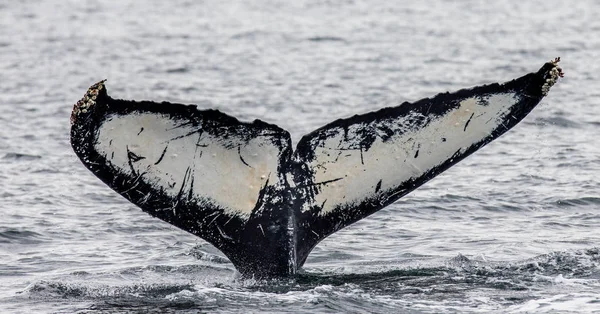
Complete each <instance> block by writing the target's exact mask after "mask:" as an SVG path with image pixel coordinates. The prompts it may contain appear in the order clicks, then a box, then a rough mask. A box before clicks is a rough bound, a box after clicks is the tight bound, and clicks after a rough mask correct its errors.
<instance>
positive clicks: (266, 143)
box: [71, 58, 562, 278]
mask: <svg viewBox="0 0 600 314" xmlns="http://www.w3.org/2000/svg"><path fill="white" fill-rule="evenodd" d="M558 61H560V59H558V58H557V59H555V60H553V61H551V62H548V63H546V64H544V66H542V68H541V69H540V70H539V71H537V72H535V73H529V74H527V75H525V76H522V77H520V78H517V79H515V80H512V81H509V82H506V83H502V84H498V83H494V84H490V85H484V86H477V87H473V88H470V89H462V90H459V91H457V92H454V93H442V94H438V95H437V96H434V97H432V98H426V99H422V100H419V101H416V102H413V103H408V102H405V103H402V104H400V105H399V106H396V107H389V108H384V109H381V110H378V111H375V112H371V113H367V114H361V115H355V116H353V117H350V118H346V119H339V120H336V121H333V122H331V123H329V124H327V125H325V126H323V127H321V128H319V129H317V130H315V131H313V132H311V133H309V134H307V135H305V136H304V137H302V139H301V140H300V142H299V143H298V145H297V147H296V149H295V150H294V149H293V147H292V143H291V138H290V135H289V133H288V132H287V131H285V130H283V129H281V128H280V127H278V126H276V125H273V124H269V123H266V122H263V121H260V120H255V121H254V122H251V123H248V122H241V121H239V120H237V119H236V118H234V117H231V116H229V115H226V114H224V113H221V112H219V111H217V110H199V109H197V108H196V106H193V105H182V104H173V103H167V102H162V103H157V102H152V101H141V102H138V101H128V100H120V99H113V98H111V97H110V96H108V94H107V90H106V86H105V84H104V81H101V82H98V83H96V84H94V85H93V86H91V87H90V88H89V90H88V91H87V93H86V94H85V96H84V98H83V99H81V100H80V101H78V102H77V104H75V106H74V108H73V112H72V115H71V124H72V127H71V145H72V146H73V149H74V150H75V153H76V154H77V156H78V157H79V158H80V159H81V161H82V162H83V164H84V165H85V166H86V167H87V168H88V169H89V170H91V171H92V172H93V173H94V174H95V175H96V176H98V177H99V178H100V179H101V180H102V181H104V183H106V184H107V185H108V186H109V187H110V188H112V189H113V190H115V191H116V192H117V193H119V194H121V195H122V196H124V197H125V198H126V199H128V200H129V201H131V202H132V203H134V204H136V205H137V206H139V207H141V208H142V210H143V211H145V212H147V213H149V214H150V215H152V216H154V217H157V218H160V219H162V220H164V221H166V222H168V223H170V224H173V225H175V226H177V227H179V228H181V229H183V230H185V231H188V232H190V233H192V234H195V235H197V236H199V237H201V238H203V239H205V240H206V241H208V242H210V243H211V244H213V245H214V246H215V247H217V248H218V249H220V250H221V251H222V252H223V253H224V254H225V255H226V256H227V257H228V258H229V259H230V260H231V262H232V263H233V264H234V265H235V267H236V268H237V270H238V271H239V272H240V273H242V274H243V275H245V276H255V277H259V278H260V277H273V276H286V275H291V274H294V273H295V272H296V271H297V270H298V269H299V268H300V267H301V266H302V265H303V264H304V262H305V260H306V258H307V256H308V254H309V253H310V251H311V250H312V249H313V248H314V247H315V245H317V243H319V241H321V240H323V239H324V238H325V237H327V236H328V235H330V234H332V233H334V232H335V231H337V230H340V229H342V228H344V227H346V226H348V225H350V224H352V223H354V222H356V221H358V220H360V219H362V218H364V217H366V216H369V215H371V214H373V213H374V212H376V211H378V210H379V209H381V208H383V207H385V206H387V205H389V204H391V203H393V202H394V201H396V200H398V199H399V198H401V197H402V196H404V195H406V194H407V193H409V192H411V191H412V190H414V189H416V188H417V187H419V186H420V185H422V184H423V183H425V182H427V181H428V180H430V179H432V178H433V177H435V176H436V175H438V174H440V173H441V172H443V171H444V170H446V169H448V168H450V167H451V166H452V165H454V164H456V163H457V162H459V161H460V160H462V159H464V158H465V157H467V156H468V155H470V154H472V153H473V152H475V151H476V150H477V149H479V148H481V147H483V146H484V145H486V144H487V143H489V142H491V141H492V140H494V139H495V138H497V137H499V136H500V135H502V134H504V133H505V132H506V131H508V130H509V129H510V128H512V127H514V126H515V125H516V124H517V123H518V122H519V121H521V120H522V119H523V118H524V117H525V116H526V115H527V114H528V113H529V112H530V111H531V110H532V109H533V108H534V107H535V106H536V105H537V104H538V103H539V102H540V100H541V99H542V98H543V97H544V96H545V95H546V94H547V93H548V91H549V89H550V87H551V86H552V85H554V83H555V82H556V81H557V80H558V78H559V77H561V76H562V70H561V69H560V68H559V67H558Z"/></svg>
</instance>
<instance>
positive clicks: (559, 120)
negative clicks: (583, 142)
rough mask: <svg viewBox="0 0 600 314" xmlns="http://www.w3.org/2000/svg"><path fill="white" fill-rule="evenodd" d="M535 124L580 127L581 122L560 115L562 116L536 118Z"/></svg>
mask: <svg viewBox="0 0 600 314" xmlns="http://www.w3.org/2000/svg"><path fill="white" fill-rule="evenodd" d="M535 124H539V125H551V126H558V127H562V128H578V127H579V123H577V122H575V121H573V120H570V119H567V118H565V117H560V116H554V117H547V118H538V119H536V121H535Z"/></svg>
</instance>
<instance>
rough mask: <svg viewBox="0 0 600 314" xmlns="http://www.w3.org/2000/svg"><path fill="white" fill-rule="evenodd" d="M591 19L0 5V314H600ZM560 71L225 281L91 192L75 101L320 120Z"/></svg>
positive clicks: (422, 8) (287, 122)
mask: <svg viewBox="0 0 600 314" xmlns="http://www.w3.org/2000/svg"><path fill="white" fill-rule="evenodd" d="M598 16H600V4H597V2H596V1H593V0H589V1H577V2H574V1H572V2H567V1H554V0H551V1H512V0H509V1H504V2H497V3H494V2H490V1H485V2H484V1H474V0H473V1H466V0H465V1H442V0H438V1H429V2H423V3H421V4H416V3H414V4H408V3H405V4H401V2H400V1H398V2H395V1H380V0H374V1H368V2H367V1H342V0H339V1H336V0H332V1H311V0H302V1H295V2H293V3H292V2H290V3H286V2H283V1H273V0H258V1H251V2H250V1H248V2H246V1H228V2H221V1H213V0H207V1H198V2H196V1H185V0H177V1H144V2H142V1H139V2H138V1H133V0H130V1H112V2H108V1H104V2H103V1H75V0H73V1H35V0H28V1H0V211H1V214H2V216H1V217H2V218H1V219H0V312H1V313H74V312H77V313H119V312H122V313H132V312H140V313H146V312H156V313H163V312H164V313H166V312H177V311H179V312H181V313H197V312H305V313H320V312H330V313H339V312H360V313H364V312H373V313H389V312H406V313H448V312H450V313H452V312H463V313H464V312H497V313H506V312H515V313H520V312H551V313H555V312H600V244H599V242H600V195H599V193H598V192H599V191H600V179H599V178H598V174H600V139H599V135H600V132H599V131H600V89H599V88H598V87H599V85H598V73H600V62H599V57H600V20H599V19H598V18H597V17H598ZM556 56H561V57H562V59H563V62H562V67H563V68H564V70H565V72H566V77H565V78H564V79H563V80H562V81H560V82H559V84H558V85H556V86H555V87H554V88H553V90H552V91H551V92H550V95H549V96H548V97H547V98H546V99H545V100H544V101H543V102H542V104H541V105H540V106H539V107H538V108H536V109H535V110H534V111H533V112H532V113H531V115H530V116H529V117H528V118H527V119H525V120H524V121H523V122H522V123H521V125H519V126H517V127H516V128H515V129H514V130H512V131H511V132H509V133H508V134H506V135H505V136H503V137H502V138H500V139H499V140H497V141H496V142H494V143H492V144H490V145H489V146H487V147H486V148H485V149H483V150H481V151H480V152H478V153H476V154H475V155H474V156H472V157H470V158H468V159H467V160H465V161H464V162H462V163H461V164H460V165H458V166H456V167H454V168H453V169H451V170H450V171H448V172H446V173H444V174H443V175H441V176H440V177H438V178H436V179H434V180H433V181H431V182H429V183H428V184H426V185H425V186H423V187H422V188H420V189H419V190H417V191H415V192H413V193H411V194H410V195H409V196H407V197H405V198H403V199H402V200H401V201H399V202H397V203H396V204H394V205H392V206H390V207H388V208H386V209H384V210H382V211H380V212H379V213H377V214H375V215H373V216H371V217H369V218H367V219H365V220H363V221H361V222H359V223H357V224H355V225H353V226H351V227H350V228H347V229H345V230H343V231H341V232H338V233H336V234H335V235H333V236H331V237H330V238H328V239H327V240H326V241H324V242H323V243H321V244H320V245H319V246H318V247H317V248H316V249H315V250H314V252H313V253H312V254H311V256H310V257H309V260H308V262H307V263H306V266H305V268H304V273H302V274H300V275H299V276H298V277H296V278H294V279H289V280H284V281H267V282H256V281H252V280H241V279H239V278H238V277H237V276H236V275H235V273H234V270H233V267H232V265H231V264H230V263H229V262H228V261H227V260H226V259H224V258H223V257H221V254H220V253H219V252H218V251H217V250H216V249H215V248H213V247H211V246H210V245H208V244H207V243H205V242H204V241H202V240H200V239H198V238H195V237H194V236H191V235H189V234H187V233H185V232H183V231H180V230H178V229H176V228H174V227H171V226H169V225H167V224H166V223H163V222H161V221H159V220H155V219H152V218H150V217H149V216H147V215H146V214H144V213H142V212H141V210H139V209H137V208H136V207H135V206H133V205H131V204H129V203H128V202H126V201H125V200H124V199H122V198H121V197H120V196H118V195H117V194H116V193H113V192H112V191H111V190H109V189H108V188H107V187H106V186H104V185H103V184H101V183H100V181H99V180H98V179H96V178H95V177H93V176H92V175H91V174H90V173H89V172H88V171H87V170H86V169H85V168H84V167H83V166H82V165H81V164H80V163H79V161H78V160H77V158H76V157H75V155H74V153H73V152H72V151H71V149H70V146H69V138H68V134H69V114H70V110H71V107H72V104H73V103H74V102H75V101H77V99H79V98H80V97H81V96H82V95H83V93H84V92H85V90H86V88H87V87H88V86H89V85H91V84H92V83H94V82H96V81H98V80H101V79H104V78H107V79H108V82H107V87H108V88H109V90H110V92H111V94H112V95H113V96H115V97H119V98H126V99H151V100H169V101H177V102H184V103H197V104H199V105H200V106H201V107H206V108H218V109H220V110H222V111H224V112H227V113H229V114H232V115H235V116H237V117H240V118H242V119H245V120H251V119H256V118H260V119H263V120H266V121H269V122H272V123H276V124H278V125H280V126H282V127H284V128H286V129H288V130H290V132H292V135H293V137H294V139H298V138H299V137H300V136H301V135H302V134H304V133H307V132H309V131H311V130H312V129H314V128H316V127H318V126H320V125H322V124H324V123H326V122H328V121H330V120H333V119H335V118H340V117H344V116H348V115H350V114H354V113H358V112H366V111H370V110H373V109H376V108H381V107H384V106H386V105H392V104H396V103H399V102H400V101H404V100H416V99H419V98H422V97H425V96H431V95H433V94H435V93H438V92H442V91H446V90H456V89H458V88H462V87H469V86H473V85H477V84H483V83H489V82H494V81H503V80H508V79H511V78H514V77H517V76H520V75H522V74H524V73H526V72H530V71H534V70H536V69H537V68H539V66H541V65H542V64H543V63H544V62H546V61H548V60H550V59H551V58H554V57H556Z"/></svg>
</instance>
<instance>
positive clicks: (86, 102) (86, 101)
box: [71, 80, 106, 124]
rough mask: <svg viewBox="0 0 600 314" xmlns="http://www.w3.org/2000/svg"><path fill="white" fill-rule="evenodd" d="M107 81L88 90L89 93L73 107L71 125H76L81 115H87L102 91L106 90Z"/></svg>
mask: <svg viewBox="0 0 600 314" xmlns="http://www.w3.org/2000/svg"><path fill="white" fill-rule="evenodd" d="M105 81H106V80H102V81H100V82H98V83H96V84H94V85H92V86H90V88H88V90H87V92H86V93H85V95H84V96H83V98H82V99H80V100H79V101H77V103H76V104H75V106H73V112H71V124H73V123H75V119H76V118H77V116H78V115H79V114H80V113H86V112H88V110H89V109H90V107H92V106H93V105H95V104H96V97H98V94H99V93H100V91H101V90H102V89H104V82H105Z"/></svg>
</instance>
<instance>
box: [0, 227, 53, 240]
mask: <svg viewBox="0 0 600 314" xmlns="http://www.w3.org/2000/svg"><path fill="white" fill-rule="evenodd" d="M42 241H43V236H42V235H41V234H39V233H37V232H33V231H29V230H23V229H15V228H7V229H4V230H2V229H0V243H17V244H35V243H39V242H42Z"/></svg>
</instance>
